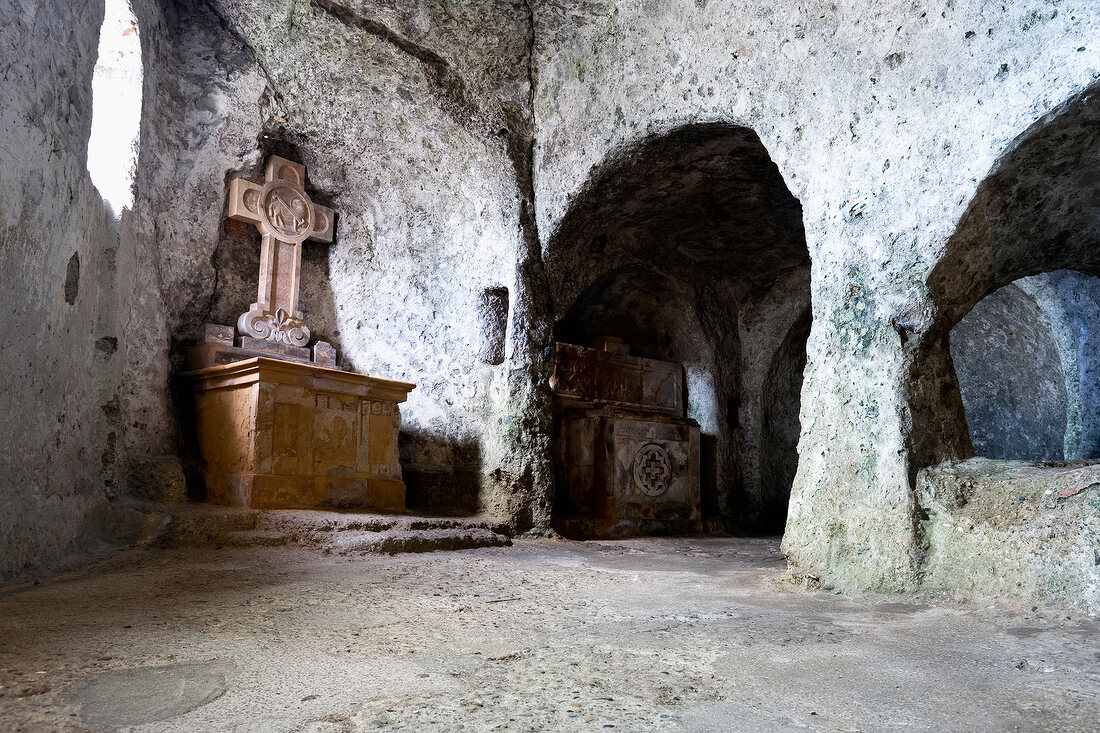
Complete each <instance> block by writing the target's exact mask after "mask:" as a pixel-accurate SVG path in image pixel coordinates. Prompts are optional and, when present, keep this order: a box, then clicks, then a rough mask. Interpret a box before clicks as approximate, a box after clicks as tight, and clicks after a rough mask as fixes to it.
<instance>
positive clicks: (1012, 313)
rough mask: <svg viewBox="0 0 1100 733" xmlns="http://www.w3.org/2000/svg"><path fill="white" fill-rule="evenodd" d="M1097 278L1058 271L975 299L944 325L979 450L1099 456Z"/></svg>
mask: <svg viewBox="0 0 1100 733" xmlns="http://www.w3.org/2000/svg"><path fill="white" fill-rule="evenodd" d="M1098 296H1100V278H1097V277H1092V276H1088V275H1084V274H1082V273H1080V272H1074V271H1071V270H1057V271H1055V272H1051V273H1046V274H1043V275H1033V276H1031V277H1026V278H1021V279H1020V280H1017V281H1016V282H1015V283H1013V284H1011V285H1006V286H1005V287H1003V288H1001V289H1000V290H997V291H995V292H993V293H991V294H990V295H988V296H986V297H985V298H983V299H982V300H981V301H979V302H978V304H977V305H976V306H974V309H973V310H971V311H970V313H968V314H967V315H966V316H965V317H964V318H963V319H962V320H961V321H959V323H958V324H957V325H956V326H955V327H954V328H953V329H952V330H951V337H950V338H951V360H952V362H953V363H954V366H955V372H956V375H957V376H958V379H959V390H960V393H961V396H962V401H963V406H964V408H965V410H966V424H967V428H968V430H969V436H970V441H971V443H972V444H973V447H974V451H975V453H976V454H977V455H979V456H984V457H987V458H1000V459H1022V460H1031V461H1061V460H1075V459H1090V458H1100V453H1098V452H1097V444H1098V440H1100V436H1098V435H1097V427H1098V425H1097V423H1098V421H1100V404H1098V403H1097V399H1096V392H1097V389H1098V387H1097V380H1096V370H1097V356H1098V352H1097V339H1098V335H1100V297H1098Z"/></svg>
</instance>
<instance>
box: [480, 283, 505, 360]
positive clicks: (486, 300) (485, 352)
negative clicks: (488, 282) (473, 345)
mask: <svg viewBox="0 0 1100 733" xmlns="http://www.w3.org/2000/svg"><path fill="white" fill-rule="evenodd" d="M478 320H479V322H480V323H481V345H480V348H479V350H478V358H480V359H481V360H482V361H483V362H485V363H486V364H493V365H497V364H503V363H504V346H505V338H506V337H507V335H508V288H506V287H504V286H501V285H497V286H494V287H491V288H486V289H485V290H484V291H482V293H481V302H480V303H479V304H478Z"/></svg>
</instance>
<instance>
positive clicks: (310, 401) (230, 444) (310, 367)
mask: <svg viewBox="0 0 1100 733" xmlns="http://www.w3.org/2000/svg"><path fill="white" fill-rule="evenodd" d="M304 182H305V168H304V166H301V165H299V164H298V163H294V162H292V161H289V160H286V159H285V158H280V157H277V156H272V157H271V158H269V159H268V161H267V165H266V182H265V183H264V184H263V185H262V186H260V185H257V184H254V183H250V182H248V181H244V180H242V179H236V180H234V181H232V183H231V184H230V191H229V216H230V218H233V219H237V220H240V221H246V222H249V223H252V224H255V225H256V227H257V228H258V229H259V230H260V233H261V234H262V239H261V254H260V276H259V290H258V295H257V299H256V302H255V303H253V304H252V306H251V307H250V309H249V310H248V311H246V312H245V313H243V314H242V315H241V317H240V318H239V319H238V320H237V331H238V332H239V335H238V336H236V338H235V337H234V330H233V328H232V327H230V326H220V325H214V324H207V325H206V326H204V327H203V330H202V334H201V338H200V343H199V344H198V345H197V346H195V347H194V348H192V349H191V350H190V351H189V353H188V357H187V361H188V367H189V369H190V370H191V371H189V372H187V373H186V374H184V375H182V376H183V377H184V378H185V379H187V380H189V381H190V383H191V387H192V389H193V391H194V396H195V424H196V429H197V432H198V442H199V450H200V452H201V454H202V458H203V461H204V463H205V468H204V472H203V475H204V479H205V483H206V493H207V500H208V501H212V502H215V503H220V504H233V505H237V506H248V507H256V508H266V509H276V508H310V507H334V508H369V509H374V510H402V509H404V508H405V484H404V482H403V481H402V480H401V465H400V463H399V461H398V453H397V433H398V429H399V428H400V424H401V413H400V409H399V408H398V404H399V403H401V402H404V401H405V400H406V399H407V397H408V393H409V392H410V391H411V390H412V389H414V388H415V385H413V384H410V383H408V382H400V381H395V380H390V379H379V378H376V377H370V376H366V375H363V374H355V373H353V372H347V371H342V370H340V369H338V368H336V350H335V349H333V348H332V347H331V346H330V345H329V344H327V343H325V342H323V341H321V342H317V343H315V344H314V345H313V348H312V349H309V348H306V345H307V344H308V342H309V329H308V327H307V326H306V325H305V322H304V319H303V315H302V312H301V311H300V310H299V309H298V285H299V277H300V272H301V246H302V243H303V242H305V241H306V240H307V239H313V240H317V241H322V242H331V241H332V235H333V223H334V212H333V211H332V210H331V209H327V208H325V207H323V206H318V205H316V204H314V203H313V202H312V201H310V199H309V196H308V195H307V194H306V192H305V188H304Z"/></svg>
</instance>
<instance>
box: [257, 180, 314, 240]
mask: <svg viewBox="0 0 1100 733" xmlns="http://www.w3.org/2000/svg"><path fill="white" fill-rule="evenodd" d="M260 198H261V201H262V202H263V217H264V224H266V229H267V230H268V231H269V232H270V233H271V234H274V235H275V237H276V238H278V239H280V240H282V241H284V242H292V243H295V244H296V243H298V242H304V241H305V240H306V238H307V237H308V236H309V233H310V232H311V231H312V229H313V227H312V224H313V222H312V218H313V207H312V206H311V205H310V201H309V197H308V196H306V192H305V191H303V190H302V188H301V187H300V186H296V185H295V184H293V183H291V182H289V181H286V180H284V179H279V180H275V181H271V182H270V183H267V184H265V185H264V188H263V191H262V192H261V194H260Z"/></svg>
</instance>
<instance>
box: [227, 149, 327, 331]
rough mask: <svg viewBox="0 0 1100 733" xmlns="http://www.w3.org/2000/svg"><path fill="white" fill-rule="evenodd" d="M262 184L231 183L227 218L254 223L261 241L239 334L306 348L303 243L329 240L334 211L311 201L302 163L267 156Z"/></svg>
mask: <svg viewBox="0 0 1100 733" xmlns="http://www.w3.org/2000/svg"><path fill="white" fill-rule="evenodd" d="M264 180H265V183H264V184H263V185H260V184H256V183H252V182H251V181H246V180H245V179H243V178H235V179H233V181H232V182H230V184H229V218H230V219H235V220H237V221H245V222H248V223H249V224H255V225H256V228H257V229H259V230H260V234H261V235H263V238H262V240H261V243H260V280H259V292H258V294H257V296H256V302H255V303H253V304H252V307H251V308H250V309H249V310H248V312H246V313H242V314H241V317H240V318H238V319H237V330H238V331H239V332H240V333H241V335H242V336H252V337H254V338H260V339H266V340H268V341H274V342H276V343H280V344H288V345H292V346H305V345H306V344H308V343H309V328H307V327H306V324H305V322H304V321H303V320H302V312H301V311H300V310H298V285H299V281H300V280H301V273H302V243H303V242H305V241H306V240H307V239H310V240H313V241H315V242H326V243H327V242H331V241H332V224H333V211H332V209H329V208H327V207H325V206H318V205H317V204H315V203H313V202H312V201H310V200H309V196H308V195H306V191H305V188H304V185H305V180H306V168H305V166H304V165H301V164H299V163H295V162H293V161H290V160H287V159H286V158H280V157H278V156H275V155H273V156H271V157H270V158H268V159H267V166H266V174H265V176H264Z"/></svg>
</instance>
